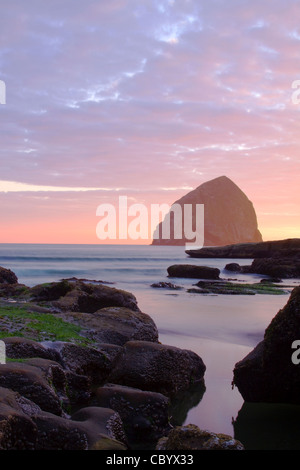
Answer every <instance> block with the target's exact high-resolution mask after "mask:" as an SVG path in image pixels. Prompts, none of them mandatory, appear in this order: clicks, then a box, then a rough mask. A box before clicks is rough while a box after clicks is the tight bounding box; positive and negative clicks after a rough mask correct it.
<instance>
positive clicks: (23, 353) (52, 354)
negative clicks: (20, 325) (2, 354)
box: [3, 336, 58, 360]
mask: <svg viewBox="0 0 300 470" xmlns="http://www.w3.org/2000/svg"><path fill="white" fill-rule="evenodd" d="M3 341H4V342H5V348H6V356H7V357H8V358H11V359H17V358H21V359H23V358H27V357H40V358H44V359H50V360H57V359H58V354H57V353H56V351H54V350H53V349H47V348H45V347H44V346H43V345H42V344H41V343H39V342H37V341H33V340H30V339H27V338H23V337H18V336H10V337H7V338H3Z"/></svg>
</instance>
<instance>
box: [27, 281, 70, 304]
mask: <svg viewBox="0 0 300 470" xmlns="http://www.w3.org/2000/svg"><path fill="white" fill-rule="evenodd" d="M71 290H72V284H71V283H70V282H68V281H65V280H63V281H60V282H49V283H46V284H38V285H36V286H34V287H32V288H31V290H30V294H31V296H32V297H33V299H34V300H35V301H37V302H38V301H51V300H58V299H59V298H60V297H63V296H65V295H66V294H67V293H68V292H70V291H71Z"/></svg>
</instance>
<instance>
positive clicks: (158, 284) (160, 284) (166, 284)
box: [151, 281, 182, 290]
mask: <svg viewBox="0 0 300 470" xmlns="http://www.w3.org/2000/svg"><path fill="white" fill-rule="evenodd" d="M151 287H154V288H158V289H174V290H179V289H182V287H181V286H176V285H175V284H173V283H172V282H163V281H161V282H155V283H154V284H151Z"/></svg>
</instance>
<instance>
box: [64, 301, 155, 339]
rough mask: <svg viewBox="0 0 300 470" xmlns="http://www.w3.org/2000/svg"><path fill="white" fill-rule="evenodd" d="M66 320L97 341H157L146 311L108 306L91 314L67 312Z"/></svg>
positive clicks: (153, 327) (152, 324) (152, 323)
mask: <svg viewBox="0 0 300 470" xmlns="http://www.w3.org/2000/svg"><path fill="white" fill-rule="evenodd" d="M64 318H65V319H66V320H69V321H72V322H73V323H76V324H78V325H80V326H81V327H82V328H84V330H85V335H86V336H87V337H88V338H90V339H92V340H93V341H97V342H98V343H108V344H115V345H119V346H122V345H123V344H125V343H126V342H127V341H130V340H140V341H153V342H157V341H158V330H157V327H156V325H155V323H154V321H153V320H152V318H151V317H150V316H149V315H147V314H146V313H143V312H140V311H136V310H131V309H129V308H125V307H109V308H103V309H100V310H97V311H96V312H94V313H92V314H88V313H79V312H74V313H72V312H67V313H66V314H65V315H64Z"/></svg>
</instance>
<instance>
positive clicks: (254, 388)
mask: <svg viewBox="0 0 300 470" xmlns="http://www.w3.org/2000/svg"><path fill="white" fill-rule="evenodd" d="M299 331H300V287H296V288H294V289H293V291H292V293H291V295H290V297H289V300H288V302H287V304H286V305H285V306H284V307H283V308H282V309H281V310H279V312H278V313H277V315H276V316H275V317H274V318H273V320H272V321H271V323H270V325H269V326H268V327H267V328H266V330H265V334H264V339H263V340H262V341H261V342H260V343H259V344H258V345H257V346H256V347H255V348H254V349H253V350H252V351H251V352H250V353H249V354H248V355H247V356H246V357H245V358H244V359H242V360H241V361H239V362H238V363H237V364H236V365H235V367H234V371H233V385H235V386H237V388H238V389H239V391H240V393H241V395H242V397H243V398H244V400H245V401H247V402H266V403H292V404H299V403H300V365H297V364H295V363H294V362H295V361H294V362H293V360H292V355H293V354H294V353H295V351H294V350H293V349H292V345H293V343H294V341H298V340H299V336H298V332H299Z"/></svg>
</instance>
